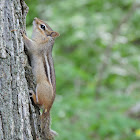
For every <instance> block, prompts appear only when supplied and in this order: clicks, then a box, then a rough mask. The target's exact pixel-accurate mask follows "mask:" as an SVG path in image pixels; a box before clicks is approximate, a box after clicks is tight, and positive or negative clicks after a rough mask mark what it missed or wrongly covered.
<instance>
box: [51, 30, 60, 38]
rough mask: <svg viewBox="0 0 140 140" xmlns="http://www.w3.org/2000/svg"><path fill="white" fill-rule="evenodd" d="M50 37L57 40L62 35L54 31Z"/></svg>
mask: <svg viewBox="0 0 140 140" xmlns="http://www.w3.org/2000/svg"><path fill="white" fill-rule="evenodd" d="M50 36H51V37H54V38H56V37H59V36H60V34H59V33H58V32H55V31H52V32H51V35H50Z"/></svg>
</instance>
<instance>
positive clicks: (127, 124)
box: [26, 0, 140, 140]
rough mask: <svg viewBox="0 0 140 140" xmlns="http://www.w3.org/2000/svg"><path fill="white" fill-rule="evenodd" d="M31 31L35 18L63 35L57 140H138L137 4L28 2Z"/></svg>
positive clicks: (57, 54)
mask: <svg viewBox="0 0 140 140" xmlns="http://www.w3.org/2000/svg"><path fill="white" fill-rule="evenodd" d="M26 3H27V5H28V6H29V13H28V15H27V33H28V36H31V33H32V21H33V18H34V17H38V18H41V19H42V20H45V21H47V23H48V24H49V25H50V26H51V27H52V29H53V30H55V31H58V32H59V33H60V34H61V36H60V37H59V38H57V39H56V41H55V45H54V49H53V56H54V63H55V71H56V84H57V86H56V88H57V91H56V92H57V96H56V100H55V103H54V105H53V108H52V112H51V113H52V129H54V130H56V131H57V132H58V133H59V136H58V137H57V138H56V140H71V139H73V140H139V139H140V121H139V117H138V116H139V115H137V117H135V115H133V117H132V115H129V114H130V113H129V109H130V108H131V107H133V106H135V104H137V103H139V102H140V94H139V93H140V92H139V91H140V1H139V0H136V1H134V0H26Z"/></svg>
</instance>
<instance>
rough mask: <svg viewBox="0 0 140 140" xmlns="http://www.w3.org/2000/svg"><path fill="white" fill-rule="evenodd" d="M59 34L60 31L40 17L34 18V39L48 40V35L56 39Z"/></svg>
mask: <svg viewBox="0 0 140 140" xmlns="http://www.w3.org/2000/svg"><path fill="white" fill-rule="evenodd" d="M58 36H59V33H58V32H55V31H53V30H52V29H51V28H50V26H49V25H48V24H46V23H45V22H44V21H42V20H40V19H38V18H34V21H33V33H32V39H33V40H35V41H37V42H38V41H39V42H41V41H43V40H46V38H47V37H51V38H52V39H54V38H56V37H58Z"/></svg>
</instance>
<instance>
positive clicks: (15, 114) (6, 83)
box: [0, 0, 45, 140]
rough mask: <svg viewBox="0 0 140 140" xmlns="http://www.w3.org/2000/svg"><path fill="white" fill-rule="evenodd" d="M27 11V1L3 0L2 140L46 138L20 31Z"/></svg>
mask: <svg viewBox="0 0 140 140" xmlns="http://www.w3.org/2000/svg"><path fill="white" fill-rule="evenodd" d="M27 12H28V7H27V6H26V4H25V2H24V1H23V0H0V140H44V139H45V138H44V137H43V136H41V130H40V127H39V124H40V119H39V111H38V108H37V107H36V106H35V107H34V106H33V105H32V102H31V100H30V98H29V94H28V93H29V92H28V87H29V88H32V89H35V82H34V80H33V79H34V77H33V75H32V72H31V68H30V67H29V66H28V64H26V61H27V58H26V55H25V54H24V44H23V41H22V36H21V33H20V32H21V30H24V29H25V23H26V22H25V21H26V20H25V18H26V14H27Z"/></svg>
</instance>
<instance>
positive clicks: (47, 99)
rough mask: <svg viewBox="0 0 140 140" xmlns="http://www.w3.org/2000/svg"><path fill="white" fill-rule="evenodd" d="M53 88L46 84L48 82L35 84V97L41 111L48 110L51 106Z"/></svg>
mask: <svg viewBox="0 0 140 140" xmlns="http://www.w3.org/2000/svg"><path fill="white" fill-rule="evenodd" d="M53 95H54V94H53V88H52V86H51V85H50V84H49V83H48V81H42V82H41V83H38V84H37V87H36V96H37V99H38V103H39V105H40V106H41V107H42V108H43V109H47V110H49V109H50V107H51V105H52V100H53V98H54V97H53Z"/></svg>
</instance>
